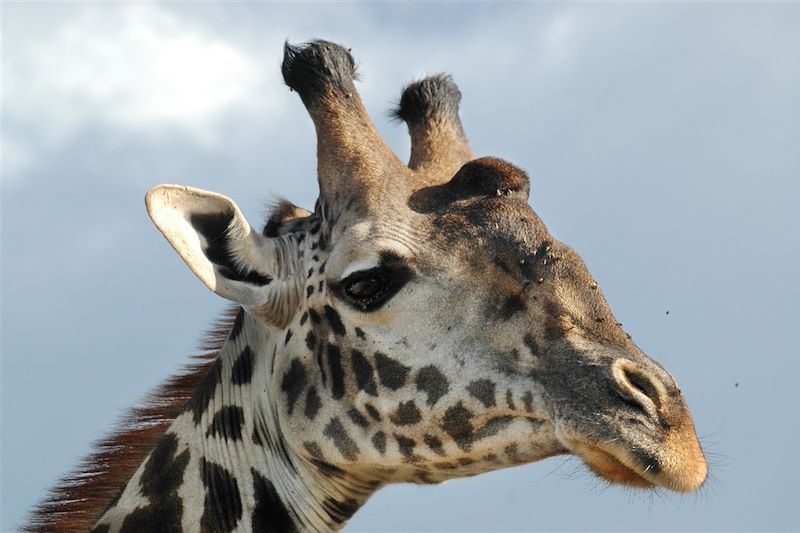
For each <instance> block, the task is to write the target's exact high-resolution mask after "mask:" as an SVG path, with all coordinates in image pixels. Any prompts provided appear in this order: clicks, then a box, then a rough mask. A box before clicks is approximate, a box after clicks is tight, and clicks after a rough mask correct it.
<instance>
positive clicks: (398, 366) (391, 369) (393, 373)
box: [375, 352, 411, 390]
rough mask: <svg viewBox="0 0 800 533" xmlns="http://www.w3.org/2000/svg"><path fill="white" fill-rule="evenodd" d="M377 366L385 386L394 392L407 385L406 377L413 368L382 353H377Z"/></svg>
mask: <svg viewBox="0 0 800 533" xmlns="http://www.w3.org/2000/svg"><path fill="white" fill-rule="evenodd" d="M375 366H376V368H377V369H378V378H379V379H380V381H381V383H382V384H383V386H384V387H388V388H390V389H392V390H397V389H399V388H400V387H402V386H403V385H405V383H406V377H407V376H408V372H409V371H410V370H411V367H409V366H406V365H404V364H403V363H401V362H399V361H396V360H394V359H392V358H391V357H389V356H387V355H384V354H382V353H380V352H375Z"/></svg>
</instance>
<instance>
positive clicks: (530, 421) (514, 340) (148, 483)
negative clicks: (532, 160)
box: [29, 41, 707, 533]
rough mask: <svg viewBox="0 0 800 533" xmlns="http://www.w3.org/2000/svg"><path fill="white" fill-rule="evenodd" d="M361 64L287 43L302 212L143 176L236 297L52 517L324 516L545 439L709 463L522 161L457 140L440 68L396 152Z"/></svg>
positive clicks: (207, 520) (323, 526)
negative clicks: (301, 118) (136, 436)
mask: <svg viewBox="0 0 800 533" xmlns="http://www.w3.org/2000/svg"><path fill="white" fill-rule="evenodd" d="M354 65H355V62H354V61H353V58H352V57H351V55H350V53H349V52H348V51H347V50H346V49H345V48H343V47H341V46H339V45H336V44H332V43H329V42H325V41H313V42H311V43H308V44H305V45H302V46H290V45H288V44H287V45H286V48H285V55H284V61H283V67H282V72H283V76H284V79H285V81H286V83H287V85H289V87H290V88H291V89H293V90H294V91H296V92H297V93H298V94H299V95H300V97H301V99H302V101H303V103H304V105H305V106H306V108H307V110H308V112H309V114H310V116H311V118H312V120H313V122H314V126H315V127H316V132H317V156H318V178H319V188H320V196H319V200H318V202H317V204H316V206H315V209H314V212H313V213H312V212H308V211H305V210H303V209H300V208H298V207H296V206H293V205H292V204H290V203H288V202H285V203H282V204H280V205H279V206H278V207H276V209H275V210H274V212H273V215H272V216H271V217H270V219H269V221H268V223H267V224H266V226H265V227H264V229H263V231H257V230H254V229H253V227H252V226H251V225H250V224H249V223H248V222H247V220H245V218H244V216H243V215H242V213H241V211H240V210H239V208H238V207H237V206H236V204H235V203H234V202H233V201H232V200H230V199H229V198H226V197H224V196H222V195H219V194H216V193H211V192H206V191H201V190H198V189H193V188H190V187H183V186H176V185H162V186H159V187H156V188H154V189H153V190H152V191H150V193H148V195H147V208H148V212H149V214H150V216H151V218H152V219H153V221H154V223H155V224H156V226H157V227H158V229H159V230H160V231H161V232H162V233H163V234H164V236H165V237H166V238H167V240H168V241H169V243H170V244H171V245H172V246H173V247H174V248H175V250H176V251H177V252H178V254H179V255H180V256H181V257H182V258H183V259H184V261H185V262H186V263H187V265H188V266H189V268H190V269H191V270H192V271H193V272H194V273H195V274H196V275H197V277H198V278H199V279H200V280H201V281H202V282H203V283H204V284H205V285H206V286H207V287H208V288H209V289H211V290H213V291H214V292H215V293H217V294H219V295H220V296H222V297H223V298H226V299H228V300H230V301H231V302H233V303H234V304H235V305H236V306H237V310H236V312H235V318H234V320H233V321H232V322H231V323H230V324H229V325H228V331H227V333H226V337H225V340H224V343H222V345H221V346H220V347H219V350H218V352H217V356H216V357H215V358H214V359H213V360H212V361H210V362H209V363H208V364H207V365H205V366H203V367H202V375H199V376H198V375H196V376H194V378H193V379H194V381H193V382H192V383H193V385H192V391H191V398H190V399H189V400H188V402H186V404H185V407H184V408H183V409H178V410H176V411H175V412H174V413H173V414H171V415H169V416H167V415H163V413H162V422H164V423H163V425H162V426H159V427H160V428H161V429H160V432H159V434H158V435H150V436H149V437H147V438H148V439H150V441H148V442H151V443H152V446H151V449H150V450H149V451H148V453H142V454H140V461H138V462H137V463H136V464H138V467H137V466H136V464H134V465H133V466H132V467H131V468H130V469H129V471H128V475H127V477H126V478H125V479H124V480H118V484H117V485H116V486H106V487H103V489H104V492H103V491H98V492H97V493H98V494H101V495H102V497H101V498H99V503H96V504H95V506H94V507H92V506H91V505H88V506H84V507H83V508H82V510H81V513H83V514H81V515H80V516H78V514H75V513H77V511H74V512H73V510H72V509H71V508H70V507H69V503H68V502H67V503H63V506H62V507H61V508H60V509H61V511H62V513H65V514H64V516H67V515H69V516H70V517H71V518H70V520H72V522H68V523H69V524H71V525H74V524H78V525H79V526H80V528H82V529H88V528H91V527H93V528H94V529H93V530H94V531H97V532H112V533H117V532H132V531H151V530H152V531H180V530H182V531H187V532H188V531H293V530H330V529H337V528H339V527H341V526H342V525H343V524H344V523H345V522H346V521H347V520H348V519H349V518H350V517H351V516H352V515H353V513H354V512H356V510H357V509H358V508H359V507H360V506H361V505H363V504H364V503H365V502H366V501H367V499H368V498H369V497H370V495H371V494H373V493H374V492H375V491H376V490H378V489H379V488H380V487H382V486H384V485H386V484H388V483H396V482H412V483H438V482H441V481H444V480H447V479H452V478H458V477H464V476H471V475H476V474H480V473H482V472H487V471H491V470H495V469H499V468H503V467H507V466H513V465H518V464H523V463H528V462H532V461H537V460H540V459H544V458H547V457H551V456H554V455H561V454H576V455H578V456H579V457H580V458H581V459H582V460H583V461H584V462H585V463H586V464H587V465H588V466H589V468H590V469H592V470H593V471H594V472H596V473H597V474H598V475H599V476H601V477H602V478H604V479H606V480H608V481H610V482H612V483H619V484H624V485H630V486H635V487H643V488H650V487H664V488H668V489H671V490H675V491H680V492H689V491H694V490H697V489H698V488H699V487H700V486H701V485H702V484H703V482H704V480H705V478H706V475H707V465H706V461H705V458H704V455H703V452H702V449H701V447H700V444H699V441H698V439H697V437H696V434H695V428H694V423H693V421H692V417H691V414H690V412H689V409H688V407H687V405H686V403H685V401H684V399H683V396H682V394H681V392H680V390H679V388H678V386H677V384H676V383H675V381H674V379H673V378H672V376H671V375H670V374H669V373H668V372H667V371H666V370H664V369H663V368H662V367H661V366H660V365H658V364H657V363H655V362H654V361H652V360H651V359H649V358H648V357H647V356H646V355H645V354H644V353H642V351H641V350H640V349H639V348H638V347H637V346H636V345H635V344H634V343H633V342H632V340H631V339H630V337H629V336H628V335H627V334H626V333H625V332H624V331H623V330H622V328H621V326H620V324H619V323H618V322H617V320H616V318H615V317H614V315H613V314H612V312H611V310H610V308H609V306H608V304H607V303H606V300H605V298H604V297H603V294H602V292H601V291H600V289H599V288H598V287H597V284H596V283H595V282H594V280H593V278H592V277H591V275H590V274H589V272H588V270H587V268H586V266H585V265H584V263H583V262H582V260H581V259H580V257H579V256H578V255H577V254H576V253H575V252H574V251H573V250H572V249H571V248H569V247H568V246H566V245H565V244H563V243H561V242H559V241H557V240H556V239H555V238H554V237H553V236H552V235H551V234H550V233H549V231H548V230H547V228H546V227H545V225H544V224H543V223H542V221H541V220H540V219H539V217H538V216H537V215H536V214H535V213H534V211H533V210H532V209H531V207H530V206H529V204H528V195H529V191H530V184H529V180H528V176H527V175H526V174H525V172H523V171H522V170H521V169H519V168H517V167H515V166H514V165H512V164H510V163H508V162H505V161H503V160H500V159H496V158H490V157H482V158H477V157H476V156H475V155H474V154H473V152H472V150H471V149H470V147H469V145H468V143H467V140H466V136H465V134H464V130H463V128H462V125H461V122H460V120H459V118H458V107H459V103H460V99H461V93H460V92H459V90H458V88H457V87H456V85H455V83H454V82H453V80H452V79H451V78H450V77H449V76H444V75H439V76H433V77H430V78H426V79H424V80H421V81H418V82H415V83H412V84H411V85H409V86H408V87H406V88H405V90H404V92H403V95H402V97H401V100H400V103H399V108H398V109H397V110H396V115H397V117H399V118H400V119H402V120H404V121H405V122H406V124H407V126H408V129H409V133H410V135H411V157H410V162H409V164H408V165H406V164H403V163H402V162H401V161H400V160H398V159H397V157H396V156H395V155H394V154H393V153H392V151H391V150H390V149H389V148H388V147H387V146H386V144H385V143H384V142H383V140H382V139H381V138H380V136H379V135H378V134H377V133H376V131H375V129H374V127H373V125H372V123H371V121H370V119H369V117H368V115H367V113H366V111H365V109H364V107H363V105H362V102H361V99H360V98H359V96H358V93H357V91H356V89H355V86H354V83H353V80H354V78H355V67H354ZM108 457H111V458H112V459H113V454H112V455H109V456H108ZM116 475H117V477H119V475H120V474H116ZM112 489H113V490H112ZM103 498H105V499H103ZM56 503H58V502H56ZM56 503H53V502H50V503H48V504H45V507H43V508H42V509H43V510H44V511H45V512H46V511H48V510H51V511H52V510H57V507H56ZM47 505H50V507H47ZM70 512H73V514H72V515H70V514H69V513H70ZM92 512H94V515H92ZM62 519H63V517H62V518H59V517H55V518H53V517H48V516H47V515H46V514H39V515H37V516H36V517H35V519H34V521H33V522H32V525H31V527H30V528H29V529H31V530H39V531H41V530H48V528H55V529H58V527H56V526H58V525H59V524H61V525H62V526H63V525H64V524H67V522H58V520H62ZM65 527H66V526H65ZM70 527H71V526H70ZM78 529H79V527H78V526H75V529H74V530H78ZM62 530H71V529H62Z"/></svg>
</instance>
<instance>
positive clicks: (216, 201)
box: [145, 185, 297, 307]
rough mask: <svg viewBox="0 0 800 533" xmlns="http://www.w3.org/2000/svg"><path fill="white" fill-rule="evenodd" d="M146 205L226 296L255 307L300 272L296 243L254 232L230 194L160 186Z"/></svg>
mask: <svg viewBox="0 0 800 533" xmlns="http://www.w3.org/2000/svg"><path fill="white" fill-rule="evenodd" d="M145 203H146V204H147V212H148V214H149V215H150V218H151V219H152V220H153V222H154V223H155V225H156V227H157V228H158V229H159V230H160V231H161V233H163V234H164V237H166V238H167V241H169V243H170V244H171V245H172V247H173V248H174V249H175V251H177V252H178V254H179V255H180V256H181V257H182V258H183V260H184V261H185V262H186V264H187V265H188V266H189V268H190V269H191V270H192V272H194V273H195V275H196V276H197V277H198V278H200V281H202V282H203V283H204V284H205V285H206V286H207V287H208V288H209V289H211V290H212V291H214V292H215V293H217V294H219V295H220V296H222V297H223V298H227V299H228V300H232V301H234V302H237V303H240V304H242V305H249V306H263V305H265V304H268V303H270V302H274V301H275V300H276V296H277V295H276V294H275V291H276V289H278V286H281V287H285V286H286V285H287V284H286V283H285V280H286V279H287V278H290V277H291V276H290V274H291V273H292V272H293V271H294V270H295V268H294V266H295V265H296V260H297V253H296V250H292V247H293V246H295V241H294V240H292V239H291V237H274V238H269V237H264V236H262V235H261V234H259V233H258V232H256V231H253V229H252V228H251V227H250V224H248V223H247V220H246V219H245V218H244V215H242V212H241V211H240V210H239V207H238V206H237V205H236V204H235V203H234V202H233V200H231V199H230V198H228V197H226V196H223V195H221V194H216V193H213V192H208V191H203V190H200V189H194V188H192V187H184V186H180V185H159V186H158V187H155V188H153V189H152V190H150V192H148V193H147V197H146V198H145ZM292 252H294V253H292ZM287 263H290V264H287ZM280 299H282V298H280ZM282 307H283V306H282Z"/></svg>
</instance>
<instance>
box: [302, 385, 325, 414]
mask: <svg viewBox="0 0 800 533" xmlns="http://www.w3.org/2000/svg"><path fill="white" fill-rule="evenodd" d="M320 407H322V401H320V399H319V394H317V388H316V387H311V388H310V389H308V392H307V393H306V408H305V411H304V414H305V415H306V418H308V419H309V420H314V419H315V418H316V417H317V413H318V412H319V408H320Z"/></svg>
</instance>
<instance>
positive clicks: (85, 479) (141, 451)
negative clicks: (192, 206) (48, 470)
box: [21, 306, 239, 533]
mask: <svg viewBox="0 0 800 533" xmlns="http://www.w3.org/2000/svg"><path fill="white" fill-rule="evenodd" d="M238 312H239V307H238V306H236V307H233V308H231V309H229V310H227V311H226V312H225V313H224V314H223V316H222V317H221V318H219V319H218V320H217V321H216V323H215V324H214V325H213V326H212V327H211V329H210V331H209V332H208V333H207V334H206V335H205V339H204V340H203V342H202V344H201V347H200V353H199V354H198V355H195V356H193V357H192V359H191V361H190V362H189V363H187V364H186V365H184V367H183V368H182V369H181V371H179V372H178V373H177V374H173V375H172V376H170V377H169V378H167V379H166V380H165V381H164V382H162V383H161V385H159V386H157V387H156V388H155V389H153V390H151V391H150V392H149V393H148V394H147V395H146V396H145V398H144V400H143V401H142V402H141V403H140V405H137V406H135V407H132V408H130V409H128V410H127V412H126V413H125V414H124V415H123V416H122V418H121V420H120V421H119V422H118V423H117V426H116V428H115V429H114V430H113V431H112V432H111V433H110V434H108V435H107V436H105V437H104V438H101V439H100V440H99V441H97V442H95V444H94V446H93V451H92V452H90V453H89V455H88V456H86V457H85V458H84V459H83V460H82V461H81V462H80V463H79V464H78V466H77V467H76V468H75V469H74V470H73V471H72V472H71V473H69V474H67V475H66V476H64V477H62V478H61V479H60V480H59V482H58V483H57V484H56V486H55V487H53V488H51V489H50V491H49V494H48V495H47V497H46V498H45V499H44V501H42V502H41V503H40V504H38V505H37V506H36V507H35V508H34V510H33V511H32V513H31V515H30V517H29V518H28V523H27V524H26V525H25V526H23V527H22V529H21V530H22V531H24V532H28V533H44V532H52V531H58V532H78V531H80V532H85V531H89V530H90V529H91V528H92V526H93V525H94V522H95V521H96V520H97V519H98V517H99V516H100V515H101V514H102V513H103V511H105V509H106V508H107V507H108V506H109V505H110V504H111V503H112V502H113V500H114V499H115V498H116V497H117V496H118V495H119V494H120V493H121V491H122V489H123V488H124V487H125V484H126V483H127V482H128V480H129V479H130V478H131V476H133V474H134V473H135V472H136V469H137V468H138V467H139V465H141V463H142V462H143V461H144V459H145V457H147V454H148V453H149V452H150V451H151V450H152V449H153V447H154V446H155V444H156V441H158V439H159V438H161V437H162V436H163V435H164V433H165V432H166V430H167V428H168V427H169V425H170V424H171V423H172V421H173V420H174V419H175V418H176V417H177V416H178V415H179V414H180V413H181V412H183V410H184V409H185V407H186V404H187V402H188V401H189V400H190V399H191V398H192V395H193V394H194V392H195V390H197V388H198V387H199V386H200V385H201V383H202V382H203V380H204V379H205V377H206V375H207V374H208V372H209V370H211V368H212V367H213V365H214V362H215V361H216V359H217V356H218V354H219V351H220V349H221V348H222V345H223V344H224V343H225V340H226V339H227V336H228V333H229V332H230V331H231V328H232V327H233V324H234V321H235V318H236V315H237V314H238Z"/></svg>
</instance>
